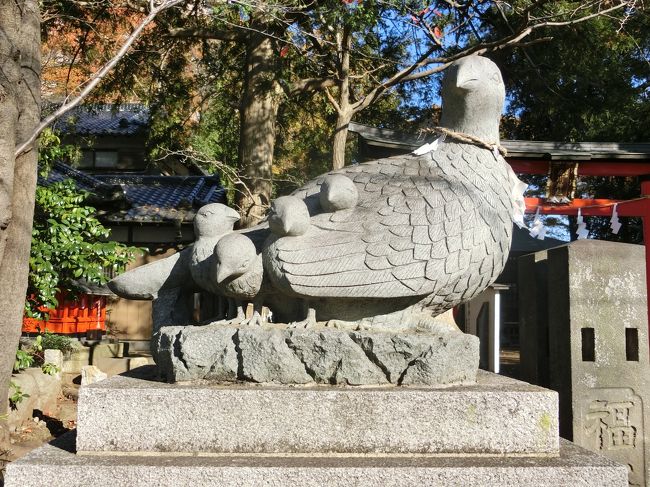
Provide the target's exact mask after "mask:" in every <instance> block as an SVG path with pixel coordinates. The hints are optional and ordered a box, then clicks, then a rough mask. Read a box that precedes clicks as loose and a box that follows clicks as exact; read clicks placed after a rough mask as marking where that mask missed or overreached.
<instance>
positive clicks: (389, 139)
mask: <svg viewBox="0 0 650 487" xmlns="http://www.w3.org/2000/svg"><path fill="white" fill-rule="evenodd" d="M349 130H350V132H354V133H357V134H359V135H360V136H361V137H362V138H363V140H364V141H365V142H366V143H367V144H370V145H374V146H378V147H385V148H388V149H397V150H402V151H404V152H410V151H412V150H413V149H416V148H417V147H419V146H421V145H423V144H424V143H425V141H426V140H429V139H430V138H431V137H430V136H429V137H425V136H423V135H416V134H405V133H403V132H399V131H396V130H391V129H382V128H376V127H370V126H369V125H363V124H361V123H355V122H350V125H349ZM501 145H502V146H503V147H505V148H506V149H507V150H508V156H509V157H521V158H533V159H546V160H548V159H550V160H566V159H567V158H570V159H572V160H598V159H605V160H609V159H644V160H647V159H649V158H650V143H648V142H637V143H629V144H628V143H618V142H574V143H569V142H547V141H537V140H502V141H501Z"/></svg>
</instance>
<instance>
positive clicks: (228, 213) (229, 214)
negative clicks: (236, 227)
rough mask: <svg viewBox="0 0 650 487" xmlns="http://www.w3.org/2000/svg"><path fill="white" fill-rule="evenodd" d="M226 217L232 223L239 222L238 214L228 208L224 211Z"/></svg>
mask: <svg viewBox="0 0 650 487" xmlns="http://www.w3.org/2000/svg"><path fill="white" fill-rule="evenodd" d="M226 217H228V218H229V219H231V220H232V221H233V222H237V221H239V219H240V218H241V216H240V214H239V212H237V211H235V210H233V209H232V208H228V209H227V211H226Z"/></svg>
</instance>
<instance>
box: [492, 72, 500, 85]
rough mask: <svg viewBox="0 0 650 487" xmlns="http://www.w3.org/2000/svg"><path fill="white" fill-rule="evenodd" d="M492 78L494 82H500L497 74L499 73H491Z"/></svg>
mask: <svg viewBox="0 0 650 487" xmlns="http://www.w3.org/2000/svg"><path fill="white" fill-rule="evenodd" d="M492 80H493V81H494V82H496V83H501V76H499V73H494V74H493V75H492Z"/></svg>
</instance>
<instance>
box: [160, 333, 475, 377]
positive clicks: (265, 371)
mask: <svg viewBox="0 0 650 487" xmlns="http://www.w3.org/2000/svg"><path fill="white" fill-rule="evenodd" d="M152 348H153V349H154V351H155V353H154V355H155V357H156V361H157V364H158V366H159V370H160V373H161V376H162V377H163V378H164V379H165V380H168V381H170V382H179V381H191V380H198V379H206V380H213V381H226V382H228V381H231V382H234V381H248V382H259V383H277V384H314V383H316V384H333V385H334V384H343V385H381V384H395V385H418V386H437V385H445V384H448V385H455V384H471V383H473V382H474V381H475V380H476V371H477V369H478V360H479V341H478V339H477V338H476V337H474V336H472V335H466V334H463V333H459V332H412V333H406V332H403V333H390V332H379V331H366V330H360V331H350V330H339V329H333V328H321V329H291V328H286V326H285V327H252V326H251V327H236V326H229V325H223V324H212V325H207V326H170V327H164V328H162V329H161V330H160V331H159V332H157V333H156V334H155V335H154V337H153V342H152Z"/></svg>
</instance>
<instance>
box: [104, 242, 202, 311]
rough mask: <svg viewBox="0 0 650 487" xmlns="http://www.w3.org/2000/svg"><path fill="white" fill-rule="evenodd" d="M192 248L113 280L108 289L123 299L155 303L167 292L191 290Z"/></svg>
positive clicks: (137, 268)
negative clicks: (164, 290)
mask: <svg viewBox="0 0 650 487" xmlns="http://www.w3.org/2000/svg"><path fill="white" fill-rule="evenodd" d="M191 256H192V253H191V247H189V248H187V249H184V250H182V251H181V252H177V253H175V254H173V255H170V256H169V257H166V258H164V259H160V260H157V261H155V262H150V263H149V264H145V265H143V266H140V267H136V268H135V269H131V270H130V271H127V272H125V273H123V274H120V275H119V276H117V277H115V278H113V279H112V280H111V281H110V282H109V283H108V287H109V289H110V290H111V291H113V292H114V293H115V294H117V295H118V296H120V297H122V298H127V299H140V300H147V299H154V298H155V297H156V296H157V295H158V293H159V292H160V291H161V290H163V289H171V288H175V287H187V286H188V283H192V282H193V280H192V275H191V272H190V265H191Z"/></svg>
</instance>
